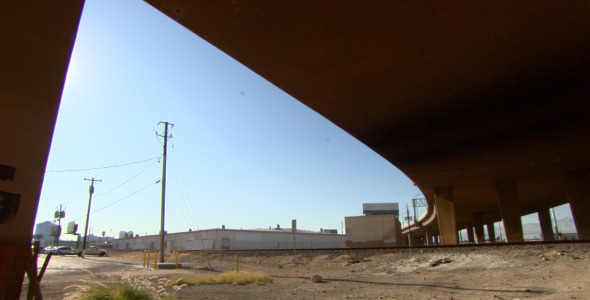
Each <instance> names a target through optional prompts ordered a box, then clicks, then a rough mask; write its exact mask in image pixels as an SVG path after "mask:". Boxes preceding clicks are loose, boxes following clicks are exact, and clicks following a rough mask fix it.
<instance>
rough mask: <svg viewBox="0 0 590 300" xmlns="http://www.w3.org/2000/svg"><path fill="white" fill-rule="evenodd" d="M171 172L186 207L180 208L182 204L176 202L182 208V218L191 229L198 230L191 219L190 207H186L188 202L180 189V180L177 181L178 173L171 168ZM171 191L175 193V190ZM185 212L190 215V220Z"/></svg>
mask: <svg viewBox="0 0 590 300" xmlns="http://www.w3.org/2000/svg"><path fill="white" fill-rule="evenodd" d="M170 172H171V173H172V178H173V179H174V183H176V188H177V189H178V192H179V193H180V194H179V197H180V199H181V200H182V204H183V206H184V207H180V204H178V202H176V203H177V205H178V206H179V207H180V212H181V213H182V216H183V217H184V219H185V222H186V223H187V224H188V226H189V228H196V225H195V224H194V222H192V219H190V210H189V207H188V205H186V200H185V198H184V195H183V193H182V189H181V188H180V185H179V184H178V180H177V179H176V173H175V172H174V168H170ZM171 191H173V190H171ZM173 199H175V200H176V198H173ZM184 211H186V212H187V214H189V219H190V220H187V218H186V216H185V214H184Z"/></svg>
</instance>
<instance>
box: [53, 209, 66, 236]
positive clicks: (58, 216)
mask: <svg viewBox="0 0 590 300" xmlns="http://www.w3.org/2000/svg"><path fill="white" fill-rule="evenodd" d="M54 217H55V219H57V236H56V237H55V246H56V247H57V246H59V237H60V236H61V219H63V218H65V217H66V212H65V211H64V210H63V209H62V204H60V205H59V210H57V211H55V215H54Z"/></svg>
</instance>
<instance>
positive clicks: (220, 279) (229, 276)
mask: <svg viewBox="0 0 590 300" xmlns="http://www.w3.org/2000/svg"><path fill="white" fill-rule="evenodd" d="M271 281H272V279H271V278H270V276H268V275H266V274H262V273H250V272H245V271H241V272H239V273H238V272H236V271H229V272H224V273H221V274H219V275H217V276H201V277H182V278H178V279H171V280H170V281H168V285H174V286H182V285H193V284H235V285H244V284H248V283H254V284H265V283H267V282H271Z"/></svg>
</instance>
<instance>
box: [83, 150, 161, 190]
mask: <svg viewBox="0 0 590 300" xmlns="http://www.w3.org/2000/svg"><path fill="white" fill-rule="evenodd" d="M158 162H160V159H159V158H158V160H154V162H152V163H151V164H150V165H149V166H147V167H145V168H144V169H143V170H141V171H139V173H137V174H135V175H133V176H132V177H131V178H129V179H127V180H125V181H124V182H123V183H121V184H119V185H118V186H116V187H114V188H112V189H110V190H108V191H106V192H104V193H101V194H98V195H96V196H94V197H95V198H98V197H100V196H102V195H104V194H106V193H110V192H112V191H114V190H116V189H118V188H120V187H122V186H123V185H125V184H126V183H128V182H129V181H131V180H133V179H134V178H135V177H137V176H139V175H140V174H141V173H143V172H145V171H146V170H147V169H149V168H151V167H152V166H153V165H155V164H156V163H158Z"/></svg>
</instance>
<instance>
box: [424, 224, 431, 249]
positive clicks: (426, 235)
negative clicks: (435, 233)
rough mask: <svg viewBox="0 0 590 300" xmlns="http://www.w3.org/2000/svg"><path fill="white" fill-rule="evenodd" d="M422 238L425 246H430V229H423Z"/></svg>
mask: <svg viewBox="0 0 590 300" xmlns="http://www.w3.org/2000/svg"><path fill="white" fill-rule="evenodd" d="M424 237H425V240H426V246H430V245H432V235H431V234H430V229H428V228H425V229H424Z"/></svg>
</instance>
